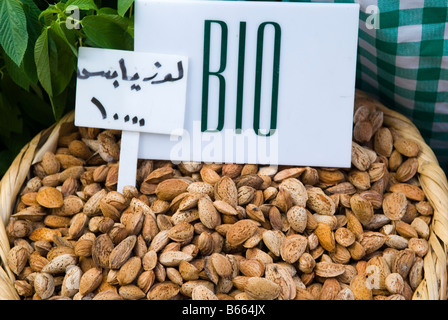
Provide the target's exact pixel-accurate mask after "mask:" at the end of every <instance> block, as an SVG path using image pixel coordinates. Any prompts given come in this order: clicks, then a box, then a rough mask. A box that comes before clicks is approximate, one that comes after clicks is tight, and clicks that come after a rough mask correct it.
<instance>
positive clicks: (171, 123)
mask: <svg viewBox="0 0 448 320" xmlns="http://www.w3.org/2000/svg"><path fill="white" fill-rule="evenodd" d="M187 71H188V60H187V58H186V57H185V56H178V55H170V54H156V53H148V52H134V51H124V50H111V49H98V48H88V47H81V48H79V55H78V71H77V82H76V105H75V124H76V125H77V126H83V127H94V128H104V129H118V130H126V131H136V132H147V133H158V134H172V133H173V132H176V131H179V130H182V128H183V127H184V116H185V103H186V86H187Z"/></svg>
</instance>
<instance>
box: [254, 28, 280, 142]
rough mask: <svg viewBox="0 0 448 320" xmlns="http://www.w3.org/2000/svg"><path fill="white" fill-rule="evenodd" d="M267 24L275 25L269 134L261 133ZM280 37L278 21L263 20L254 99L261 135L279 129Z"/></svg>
mask: <svg viewBox="0 0 448 320" xmlns="http://www.w3.org/2000/svg"><path fill="white" fill-rule="evenodd" d="M267 25H272V26H273V27H274V32H275V33H274V59H273V76H272V95H271V123H270V130H269V133H267V134H262V133H260V132H259V131H260V104H261V78H262V69H263V68H262V65H263V40H264V30H265V27H266V26H267ZM280 39H281V28H280V25H279V24H278V23H276V22H263V23H262V24H260V26H259V27H258V32H257V61H256V67H255V100H254V130H255V133H256V134H258V135H260V136H267V137H269V136H271V135H272V134H273V133H274V132H275V130H276V129H277V110H278V82H279V73H280Z"/></svg>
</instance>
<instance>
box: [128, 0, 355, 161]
mask: <svg viewBox="0 0 448 320" xmlns="http://www.w3.org/2000/svg"><path fill="white" fill-rule="evenodd" d="M358 21H359V5H358V4H339V3H338V4H317V3H290V2H286V3H285V2H282V3H275V2H250V1H247V2H246V1H244V2H243V1H188V0H185V1H181V0H177V1H174V0H164V1H154V0H136V1H135V44H134V47H135V50H136V51H147V52H160V53H166V54H178V55H182V56H188V57H189V66H190V68H189V76H188V80H187V82H188V89H187V105H186V114H185V122H184V130H183V131H182V132H181V133H182V136H177V135H178V134H179V131H175V132H173V133H174V134H173V135H161V134H151V133H148V134H142V135H141V138H140V147H139V152H138V157H139V158H146V159H165V160H172V161H173V160H174V161H176V160H177V161H180V160H185V161H205V162H219V163H222V162H229V163H260V164H286V165H310V166H332V167H350V158H351V139H352V119H353V118H352V115H353V105H354V93H355V70H356V50H357V40H358Z"/></svg>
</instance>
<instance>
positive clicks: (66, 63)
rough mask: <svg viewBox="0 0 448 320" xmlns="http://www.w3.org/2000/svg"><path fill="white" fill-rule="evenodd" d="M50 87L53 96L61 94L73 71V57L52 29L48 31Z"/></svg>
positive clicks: (67, 46)
mask: <svg viewBox="0 0 448 320" xmlns="http://www.w3.org/2000/svg"><path fill="white" fill-rule="evenodd" d="M48 44H49V54H50V71H51V86H52V92H53V96H57V95H59V94H60V93H62V92H63V91H64V90H65V88H66V87H67V85H68V84H69V82H70V80H71V78H72V75H73V72H74V71H75V55H74V54H73V52H72V50H71V49H70V46H69V45H68V44H67V43H66V42H65V41H64V39H63V38H62V37H61V36H60V35H59V34H58V32H55V30H54V29H53V28H50V29H49V31H48Z"/></svg>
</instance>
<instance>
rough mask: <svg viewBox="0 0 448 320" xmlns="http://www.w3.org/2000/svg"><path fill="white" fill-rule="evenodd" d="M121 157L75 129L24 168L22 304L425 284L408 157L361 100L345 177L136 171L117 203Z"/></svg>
mask: <svg viewBox="0 0 448 320" xmlns="http://www.w3.org/2000/svg"><path fill="white" fill-rule="evenodd" d="M119 152H120V132H117V131H113V130H98V129H93V128H75V131H74V132H72V133H71V134H68V135H64V136H61V137H60V138H59V141H58V148H57V150H55V152H54V153H53V152H47V153H45V155H44V156H43V158H42V161H41V162H39V163H37V164H35V165H34V166H33V167H32V172H31V178H30V179H29V180H28V181H27V182H26V185H25V186H24V188H23V190H22V192H21V194H20V197H19V199H18V204H17V206H16V208H15V211H14V214H12V216H11V218H10V221H9V223H8V225H7V233H8V236H9V240H10V244H11V250H10V252H9V255H8V265H9V267H10V269H11V270H12V271H13V272H14V274H15V275H16V280H15V282H14V285H15V288H16V290H17V292H18V294H19V295H20V296H21V297H22V298H23V299H34V300H39V299H73V300H90V299H92V300H102V299H107V300H109V299H151V300H153V299H197V300H203V299H204V300H205V299H206V300H213V299H222V300H225V299H237V300H245V299H257V300H260V299H279V300H294V299H295V300H307V299H321V300H331V299H335V300H354V299H356V300H364V299H366V300H367V299H377V300H384V299H386V300H404V299H411V298H412V295H413V292H414V291H415V289H416V288H417V286H418V285H419V283H420V281H421V280H422V279H423V276H424V275H423V257H424V256H425V255H426V253H427V251H428V241H427V240H428V237H429V224H430V222H431V218H432V214H433V209H432V207H431V205H430V204H429V203H428V201H427V199H426V198H425V194H424V193H423V191H422V189H421V187H420V185H419V182H418V179H417V177H416V172H417V167H418V163H417V159H416V157H417V155H418V154H419V152H420V150H419V146H418V144H416V143H415V142H413V141H411V140H408V139H406V138H404V137H402V136H400V135H399V134H398V133H397V132H395V131H394V130H392V129H389V128H387V127H384V126H383V113H382V112H381V111H379V110H377V109H376V107H375V105H374V103H373V102H372V101H371V100H369V99H367V98H358V99H357V100H356V103H355V114H354V128H353V147H352V167H351V168H349V169H341V168H312V167H293V166H280V167H274V166H262V165H252V164H245V165H242V164H205V163H193V162H184V163H180V164H178V165H177V164H174V163H172V162H170V161H158V160H154V161H153V160H139V164H138V173H137V187H130V186H128V187H125V189H124V190H123V193H119V192H117V191H116V187H117V176H118V158H119Z"/></svg>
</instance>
